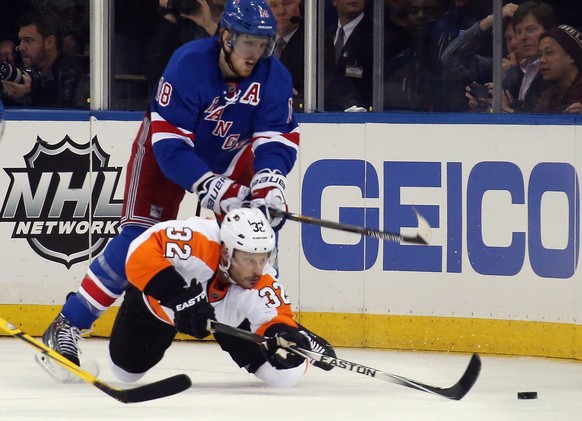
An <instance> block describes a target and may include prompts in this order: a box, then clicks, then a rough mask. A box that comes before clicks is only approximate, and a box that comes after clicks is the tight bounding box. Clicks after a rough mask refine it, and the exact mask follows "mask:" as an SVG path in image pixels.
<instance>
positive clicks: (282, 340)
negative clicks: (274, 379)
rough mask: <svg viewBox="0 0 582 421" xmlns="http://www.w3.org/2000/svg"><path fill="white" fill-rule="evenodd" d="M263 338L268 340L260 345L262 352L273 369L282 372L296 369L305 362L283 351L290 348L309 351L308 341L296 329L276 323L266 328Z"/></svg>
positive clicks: (297, 356)
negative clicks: (265, 337)
mask: <svg viewBox="0 0 582 421" xmlns="http://www.w3.org/2000/svg"><path fill="white" fill-rule="evenodd" d="M265 336H267V337H268V339H267V341H265V342H263V344H262V345H261V346H262V350H263V353H264V354H265V357H266V358H267V361H269V363H271V365H272V366H273V367H275V368H277V369H279V370H284V369H287V368H293V367H297V366H299V365H301V364H302V363H303V361H305V358H303V357H302V356H300V355H297V354H294V353H292V352H291V351H288V350H286V349H285V347H290V346H297V347H299V348H304V349H310V347H309V340H308V339H307V338H306V337H305V336H303V335H302V334H301V333H299V330H298V329H297V328H294V327H291V326H288V325H286V324H283V323H278V324H276V325H273V326H271V327H270V328H268V329H267V331H266V332H265Z"/></svg>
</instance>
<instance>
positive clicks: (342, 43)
mask: <svg viewBox="0 0 582 421" xmlns="http://www.w3.org/2000/svg"><path fill="white" fill-rule="evenodd" d="M332 3H333V5H334V6H335V7H336V9H337V15H338V24H337V28H335V30H334V32H333V34H327V36H326V39H325V48H324V52H325V90H324V106H325V110H326V111H344V110H346V109H348V108H351V107H354V106H355V107H359V108H360V109H364V110H366V111H367V110H370V109H371V107H372V71H373V69H372V43H373V34H372V21H371V19H370V18H369V17H368V16H366V15H365V14H364V7H365V6H366V2H365V0H332Z"/></svg>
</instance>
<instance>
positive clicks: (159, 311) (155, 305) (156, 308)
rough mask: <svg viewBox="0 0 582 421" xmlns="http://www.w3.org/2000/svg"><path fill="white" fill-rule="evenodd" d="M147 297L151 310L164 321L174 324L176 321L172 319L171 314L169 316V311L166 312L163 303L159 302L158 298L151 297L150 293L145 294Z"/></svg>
mask: <svg viewBox="0 0 582 421" xmlns="http://www.w3.org/2000/svg"><path fill="white" fill-rule="evenodd" d="M145 298H146V300H147V304H148V305H149V306H150V310H151V311H152V312H153V313H154V314H155V315H156V316H158V317H159V318H160V319H162V320H163V321H164V322H166V323H168V324H171V325H173V324H174V321H173V320H172V319H170V316H168V313H166V312H165V311H164V309H163V308H162V305H161V304H160V303H159V302H158V300H156V299H155V298H153V297H150V296H149V295H145Z"/></svg>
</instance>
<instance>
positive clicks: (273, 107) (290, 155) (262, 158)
mask: <svg viewBox="0 0 582 421" xmlns="http://www.w3.org/2000/svg"><path fill="white" fill-rule="evenodd" d="M270 64H271V65H270V67H269V77H268V79H267V84H266V87H265V92H264V97H263V99H262V100H261V104H260V106H259V107H258V109H257V115H256V118H255V124H254V133H253V153H254V155H255V161H254V170H255V173H257V172H259V171H261V170H263V169H271V170H279V171H280V172H281V173H282V174H283V175H287V174H288V173H289V172H290V171H291V169H292V168H293V166H294V165H295V161H296V159H297V151H298V148H299V137H300V130H299V125H298V123H297V118H296V117H295V114H294V113H293V83H292V80H291V75H290V74H289V71H288V70H287V69H286V68H285V67H284V66H283V65H282V64H281V63H280V62H279V61H278V60H275V59H272V60H271V63H270Z"/></svg>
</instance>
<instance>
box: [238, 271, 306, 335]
mask: <svg viewBox="0 0 582 421" xmlns="http://www.w3.org/2000/svg"><path fill="white" fill-rule="evenodd" d="M243 291H244V294H242V296H241V297H239V299H238V300H239V311H240V312H242V316H244V318H246V319H248V320H249V322H250V324H251V330H252V331H253V332H256V333H258V334H264V333H265V331H266V330H267V329H268V328H269V327H270V326H272V325H274V324H278V323H283V324H286V325H289V326H292V327H297V326H298V325H297V322H295V319H294V317H295V315H294V313H293V310H292V308H291V301H290V300H289V297H288V296H287V293H286V291H285V288H284V286H283V284H282V283H281V282H280V281H279V280H278V279H277V278H276V277H275V274H274V271H273V273H266V274H264V275H263V276H262V277H261V279H260V280H259V282H258V283H257V285H256V286H255V288H253V289H249V290H243Z"/></svg>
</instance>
